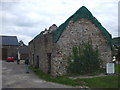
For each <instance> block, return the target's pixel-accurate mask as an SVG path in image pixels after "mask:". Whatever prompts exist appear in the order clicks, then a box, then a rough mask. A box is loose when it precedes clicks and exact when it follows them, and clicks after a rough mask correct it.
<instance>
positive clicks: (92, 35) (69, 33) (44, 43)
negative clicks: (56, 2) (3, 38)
mask: <svg viewBox="0 0 120 90" xmlns="http://www.w3.org/2000/svg"><path fill="white" fill-rule="evenodd" d="M89 40H90V41H91V42H92V46H93V47H96V46H98V50H99V56H100V58H101V59H102V61H103V67H105V65H106V63H108V62H110V61H111V60H112V53H111V49H112V42H111V41H112V39H111V35H110V34H109V32H108V31H107V30H106V29H105V28H104V27H103V26H102V25H101V23H100V22H99V21H98V20H97V19H96V18H95V17H94V16H93V15H92V14H91V12H90V11H89V10H88V9H87V8H86V7H84V6H83V7H81V8H80V9H79V10H78V11H76V12H75V13H74V14H73V15H72V16H71V17H69V18H68V19H67V20H66V21H65V22H64V23H63V24H61V25H60V26H59V27H57V26H56V25H55V24H53V25H52V26H51V27H50V28H49V29H48V30H47V29H45V30H44V31H42V32H41V33H40V34H38V35H37V36H36V37H35V38H34V39H33V40H31V41H30V42H29V49H30V52H29V59H30V63H31V65H33V66H34V67H36V68H39V69H40V70H42V71H43V72H45V73H48V74H51V75H53V76H60V75H65V74H67V69H66V66H67V65H68V57H69V56H70V55H71V53H72V47H74V46H79V45H80V44H81V43H82V42H88V41H89Z"/></svg>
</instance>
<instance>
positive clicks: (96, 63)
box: [68, 42, 102, 74]
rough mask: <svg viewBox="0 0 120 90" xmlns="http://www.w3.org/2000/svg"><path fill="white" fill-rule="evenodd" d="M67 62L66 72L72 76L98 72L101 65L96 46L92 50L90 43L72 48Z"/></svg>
mask: <svg viewBox="0 0 120 90" xmlns="http://www.w3.org/2000/svg"><path fill="white" fill-rule="evenodd" d="M68 62H69V66H68V72H69V73H74V74H87V73H93V72H96V71H97V70H99V69H100V66H101V65H102V60H101V59H100V58H99V52H98V48H97V46H96V48H94V49H93V46H92V44H91V43H90V42H87V43H83V44H81V45H80V46H78V47H77V46H76V47H73V49H72V55H71V56H70V57H68Z"/></svg>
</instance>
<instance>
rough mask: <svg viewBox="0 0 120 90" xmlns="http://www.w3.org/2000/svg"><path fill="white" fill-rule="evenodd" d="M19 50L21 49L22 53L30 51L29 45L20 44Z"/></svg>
mask: <svg viewBox="0 0 120 90" xmlns="http://www.w3.org/2000/svg"><path fill="white" fill-rule="evenodd" d="M18 50H19V52H20V54H25V53H29V48H28V46H20V47H19V49H18Z"/></svg>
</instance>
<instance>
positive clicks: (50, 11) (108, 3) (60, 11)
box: [0, 0, 119, 44]
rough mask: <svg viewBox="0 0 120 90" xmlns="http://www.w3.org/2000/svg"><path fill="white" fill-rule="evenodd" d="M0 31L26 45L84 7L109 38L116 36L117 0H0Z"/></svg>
mask: <svg viewBox="0 0 120 90" xmlns="http://www.w3.org/2000/svg"><path fill="white" fill-rule="evenodd" d="M0 1H1V2H0V13H2V14H0V20H1V22H0V34H1V35H15V36H17V37H18V40H23V41H24V42H25V44H28V42H29V41H30V40H32V39H33V38H34V37H35V36H36V35H38V34H39V33H40V32H41V31H43V30H44V29H45V28H47V29H48V28H49V27H50V26H51V25H52V24H56V25H57V26H59V25H61V24H62V23H63V22H64V21H65V20H66V19H68V18H69V17H70V16H71V15H73V14H74V13H75V12H76V11H77V10H78V9H79V8H80V7H81V6H85V7H87V8H88V10H89V11H90V12H91V13H92V14H93V16H95V17H96V18H97V19H98V21H99V22H100V23H101V24H102V25H103V27H105V28H106V29H107V30H108V32H109V33H110V34H112V37H117V36H118V1H119V0H0Z"/></svg>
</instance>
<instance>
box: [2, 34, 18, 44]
mask: <svg viewBox="0 0 120 90" xmlns="http://www.w3.org/2000/svg"><path fill="white" fill-rule="evenodd" d="M0 45H18V39H17V37H16V36H0Z"/></svg>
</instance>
